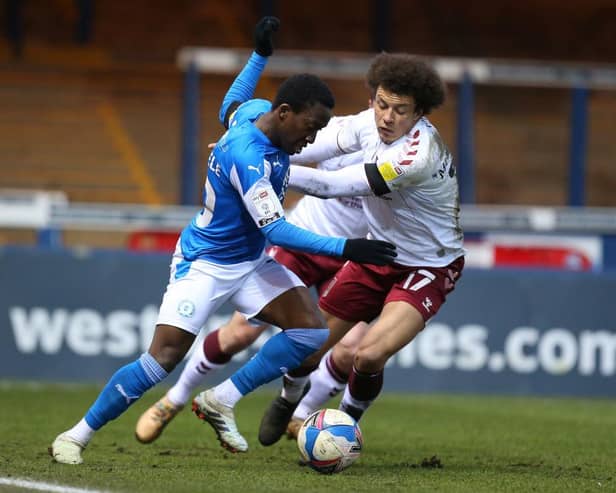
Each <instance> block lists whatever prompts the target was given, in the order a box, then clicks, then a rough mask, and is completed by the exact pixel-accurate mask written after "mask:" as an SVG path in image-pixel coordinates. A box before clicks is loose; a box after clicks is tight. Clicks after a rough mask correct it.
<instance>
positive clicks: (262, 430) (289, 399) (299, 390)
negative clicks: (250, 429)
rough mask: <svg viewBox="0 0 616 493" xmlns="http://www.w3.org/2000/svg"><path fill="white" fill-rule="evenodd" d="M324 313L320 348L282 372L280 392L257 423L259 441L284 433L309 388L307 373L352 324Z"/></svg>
mask: <svg viewBox="0 0 616 493" xmlns="http://www.w3.org/2000/svg"><path fill="white" fill-rule="evenodd" d="M325 316H326V319H327V326H328V327H329V336H328V338H327V340H326V341H325V343H324V344H323V345H322V346H321V348H320V349H318V350H316V351H315V352H313V353H312V354H310V355H309V356H308V357H307V358H305V359H304V360H303V362H301V365H300V366H299V367H297V368H296V369H294V370H289V371H287V372H286V374H285V375H284V378H283V381H282V388H281V390H280V394H279V395H278V396H276V398H274V400H273V401H272V402H271V403H270V405H269V407H268V408H267V410H266V411H265V413H264V414H263V418H262V419H261V423H260V425H259V435H258V436H259V442H260V443H261V445H265V446H268V445H273V444H274V443H276V442H277V441H278V440H280V438H281V437H282V435H284V433H285V431H286V429H287V424H288V423H289V420H290V419H291V417H292V416H293V412H294V411H295V409H296V407H297V405H298V404H299V402H300V400H301V399H302V398H303V397H304V396H305V394H306V392H308V391H309V389H310V387H309V384H310V374H311V373H312V372H313V371H314V370H315V369H317V368H318V366H319V362H320V361H321V359H322V358H323V356H324V355H325V353H326V352H327V351H329V349H331V347H332V346H333V345H335V344H336V343H337V342H338V341H339V340H340V339H341V338H342V337H343V336H344V335H345V334H346V333H347V332H348V331H349V330H350V328H351V327H352V326H353V325H354V322H347V321H345V320H341V319H338V318H336V317H333V316H330V315H329V314H325Z"/></svg>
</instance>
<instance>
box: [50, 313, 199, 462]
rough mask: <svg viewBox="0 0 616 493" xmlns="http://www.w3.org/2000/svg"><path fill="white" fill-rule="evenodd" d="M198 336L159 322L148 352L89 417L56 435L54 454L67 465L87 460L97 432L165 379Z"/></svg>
mask: <svg viewBox="0 0 616 493" xmlns="http://www.w3.org/2000/svg"><path fill="white" fill-rule="evenodd" d="M194 339H195V335H194V334H192V333H190V332H186V331H184V330H182V329H179V328H177V327H172V326H170V325H158V326H157V327H156V330H155V332H154V338H153V339H152V343H151V345H150V348H149V349H148V352H147V353H144V354H142V355H141V357H140V358H139V359H137V360H136V361H133V362H132V363H129V364H128V365H125V366H123V367H122V368H120V369H119V370H118V371H116V372H115V374H114V375H113V376H112V377H111V379H110V380H109V381H108V382H107V385H106V386H105V387H104V388H103V390H102V391H101V393H100V394H99V396H98V398H97V399H96V401H95V402H94V404H92V406H91V407H90V409H89V410H88V412H87V413H86V414H85V416H84V417H83V418H82V419H81V420H80V421H79V422H78V423H77V424H76V425H75V426H73V427H72V428H70V429H69V430H67V431H65V432H63V433H61V434H60V435H58V437H56V439H55V440H54V442H53V444H52V446H51V448H50V454H51V455H52V457H53V458H54V459H55V460H56V461H57V462H61V463H65V464H80V463H81V462H83V459H82V457H81V452H82V451H83V449H84V448H85V447H86V446H87V445H88V443H89V442H90V440H91V439H92V437H93V436H94V433H95V432H96V431H98V430H99V429H100V428H102V427H103V426H104V425H105V424H106V423H108V422H109V421H111V420H113V419H115V418H117V417H118V416H120V415H121V414H122V413H123V412H124V411H126V410H127V409H128V407H129V406H130V405H131V404H133V403H134V402H136V401H137V400H138V399H139V398H140V397H141V396H142V395H143V393H144V392H146V391H147V390H148V389H150V388H151V387H153V386H154V385H156V384H157V383H158V382H160V381H161V380H163V379H164V378H165V377H166V376H167V375H168V373H169V372H170V371H171V370H173V368H175V366H176V365H177V363H179V362H180V361H181V360H182V358H183V357H184V355H185V354H186V351H188V349H189V348H190V346H191V344H192V343H193V341H194Z"/></svg>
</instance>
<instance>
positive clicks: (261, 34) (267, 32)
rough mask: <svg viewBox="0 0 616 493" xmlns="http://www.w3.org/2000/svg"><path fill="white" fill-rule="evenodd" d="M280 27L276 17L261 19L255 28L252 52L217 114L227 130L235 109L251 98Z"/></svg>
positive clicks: (271, 51)
mask: <svg viewBox="0 0 616 493" xmlns="http://www.w3.org/2000/svg"><path fill="white" fill-rule="evenodd" d="M279 27H280V21H279V20H278V19H277V18H276V17H269V16H268V17H263V18H262V19H261V20H260V21H259V22H258V23H257V25H256V26H255V32H254V45H255V46H254V52H253V53H252V55H250V58H249V59H248V62H246V65H245V66H244V68H243V69H242V71H241V72H240V73H239V74H238V76H237V77H236V78H235V80H234V81H233V83H232V84H231V87H229V90H228V91H227V93H226V94H225V97H224V98H223V100H222V105H221V106H220V111H219V113H218V119H219V120H220V122H221V123H222V124H223V125H224V126H225V128H229V118H230V116H231V115H232V114H233V112H234V111H235V110H236V109H237V107H238V106H239V105H240V104H242V103H243V102H245V101H248V100H249V99H250V98H252V95H253V94H254V92H255V88H256V87H257V83H258V82H259V78H260V77H261V73H262V72H263V69H265V65H266V63H267V57H269V56H270V55H271V54H272V53H273V50H274V48H273V42H272V36H273V33H274V32H275V31H277V30H278V28H279Z"/></svg>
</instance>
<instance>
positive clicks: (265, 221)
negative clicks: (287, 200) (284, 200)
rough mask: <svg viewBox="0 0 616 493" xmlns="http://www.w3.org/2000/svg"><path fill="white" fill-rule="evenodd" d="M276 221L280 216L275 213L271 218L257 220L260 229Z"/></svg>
mask: <svg viewBox="0 0 616 493" xmlns="http://www.w3.org/2000/svg"><path fill="white" fill-rule="evenodd" d="M276 219H280V214H278V213H277V212H276V213H274V214H273V215H272V216H269V217H264V218H261V219H259V226H260V227H261V228H262V227H263V226H267V225H268V224H270V223H273V222H274V221H275V220H276Z"/></svg>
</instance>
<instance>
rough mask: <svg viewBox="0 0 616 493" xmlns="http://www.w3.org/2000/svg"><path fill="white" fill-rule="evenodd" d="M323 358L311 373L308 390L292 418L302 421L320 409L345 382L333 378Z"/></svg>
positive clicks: (340, 389)
mask: <svg viewBox="0 0 616 493" xmlns="http://www.w3.org/2000/svg"><path fill="white" fill-rule="evenodd" d="M325 360H326V358H323V359H322V360H321V363H320V364H319V367H318V368H317V369H316V370H315V371H313V372H312V373H311V375H310V390H309V391H308V393H307V394H306V396H305V397H304V398H303V399H302V400H301V402H300V403H299V406H297V409H296V410H295V412H294V413H293V417H294V418H299V419H301V420H302V421H303V420H304V419H306V418H307V417H308V416H310V414H311V413H313V412H314V411H316V410H317V409H322V408H323V407H324V406H325V403H326V402H328V401H329V400H330V399H331V398H332V397H335V396H337V395H338V394H339V393H340V392H341V391H342V389H344V387H345V385H346V382H344V383H343V382H340V381H338V380H336V379H335V378H334V376H333V375H332V374H331V373H330V372H329V369H328V368H327V363H326V361H325Z"/></svg>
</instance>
